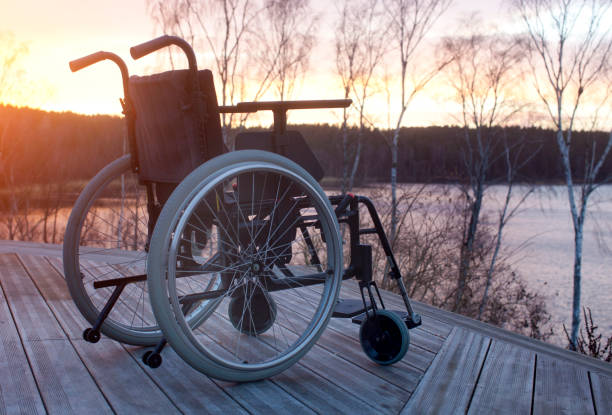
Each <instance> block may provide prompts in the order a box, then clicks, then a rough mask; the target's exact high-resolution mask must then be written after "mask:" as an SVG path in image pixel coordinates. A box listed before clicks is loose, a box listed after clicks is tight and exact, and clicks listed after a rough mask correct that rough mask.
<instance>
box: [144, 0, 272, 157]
mask: <svg viewBox="0 0 612 415" xmlns="http://www.w3.org/2000/svg"><path fill="white" fill-rule="evenodd" d="M261 11H262V8H261V6H260V5H259V3H258V2H257V1H255V0H173V1H170V2H168V1H165V0H164V1H162V0H155V1H151V0H150V1H149V12H150V14H151V16H152V17H153V18H154V19H155V20H156V22H157V23H158V25H159V26H160V28H161V29H162V30H163V31H164V33H174V34H176V35H179V36H181V37H182V38H184V39H186V40H187V41H188V42H189V43H191V44H192V45H195V44H198V43H203V47H204V51H205V52H207V53H212V55H213V58H214V64H215V69H216V74H215V75H216V76H217V78H218V79H219V81H220V82H219V83H220V86H221V88H220V98H221V100H220V101H221V105H233V104H235V103H236V101H237V100H238V99H241V98H243V97H242V96H241V94H242V93H243V91H244V88H245V87H244V85H243V78H242V77H241V76H240V75H241V74H242V73H243V72H244V71H245V70H246V68H247V67H248V65H246V63H245V61H244V58H243V55H247V56H248V55H249V54H248V53H246V48H245V44H246V42H245V41H246V40H247V39H246V38H247V37H248V36H249V34H250V33H251V30H252V29H253V27H254V25H255V24H254V22H255V20H256V18H257V16H258V14H259V13H261ZM170 58H171V60H172V55H170ZM259 93H261V91H260V92H259ZM256 95H257V94H256ZM255 98H257V97H255ZM236 116H237V114H221V125H222V127H223V140H224V142H225V143H226V145H228V146H230V147H231V140H230V137H229V131H230V129H231V128H232V127H233V126H234V124H235V123H236V121H237V123H238V124H239V125H242V124H243V123H244V121H245V120H246V118H245V117H242V118H238V120H236V119H235V117H236Z"/></svg>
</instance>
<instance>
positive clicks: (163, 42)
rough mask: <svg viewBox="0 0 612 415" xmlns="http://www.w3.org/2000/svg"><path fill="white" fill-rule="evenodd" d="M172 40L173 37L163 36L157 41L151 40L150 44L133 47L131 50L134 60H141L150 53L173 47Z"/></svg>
mask: <svg viewBox="0 0 612 415" xmlns="http://www.w3.org/2000/svg"><path fill="white" fill-rule="evenodd" d="M172 38H173V36H168V35H163V36H160V37H158V38H156V39H153V40H149V41H148V42H145V43H141V44H140V45H137V46H133V47H131V48H130V55H132V58H134V59H140V58H142V57H143V56H145V55H148V54H149V53H152V52H155V51H156V50H159V49H161V48H163V47H166V46H169V45H171V44H172V43H173V39H172Z"/></svg>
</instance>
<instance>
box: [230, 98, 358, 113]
mask: <svg viewBox="0 0 612 415" xmlns="http://www.w3.org/2000/svg"><path fill="white" fill-rule="evenodd" d="M352 102H353V101H352V100H350V99H315V100H307V101H258V102H239V103H238V104H237V105H236V108H237V112H256V111H260V110H269V111H287V110H298V109H300V110H301V109H317V108H346V107H348V106H349V105H351V103H352Z"/></svg>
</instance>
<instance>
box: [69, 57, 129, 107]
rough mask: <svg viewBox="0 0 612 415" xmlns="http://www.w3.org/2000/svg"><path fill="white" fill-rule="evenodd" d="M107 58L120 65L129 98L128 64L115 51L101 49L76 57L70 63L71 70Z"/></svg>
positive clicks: (126, 96) (77, 69) (124, 92)
mask: <svg viewBox="0 0 612 415" xmlns="http://www.w3.org/2000/svg"><path fill="white" fill-rule="evenodd" d="M105 59H108V60H111V61H113V62H115V64H117V66H118V67H119V70H120V71H121V79H122V80H123V96H124V97H125V99H126V100H127V99H128V97H129V94H128V78H129V77H130V76H129V73H128V69H127V65H126V64H125V62H124V61H123V59H121V58H120V57H119V56H118V55H115V54H114V53H111V52H103V51H100V52H96V53H92V54H91V55H87V56H83V57H82V58H79V59H75V60H73V61H71V62H70V63H69V64H68V65H70V70H71V71H72V72H76V71H80V70H81V69H83V68H86V67H88V66H90V65H93V64H94V63H98V62H100V61H103V60H105ZM124 110H125V108H124Z"/></svg>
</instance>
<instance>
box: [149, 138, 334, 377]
mask: <svg viewBox="0 0 612 415" xmlns="http://www.w3.org/2000/svg"><path fill="white" fill-rule="evenodd" d="M342 264H343V262H342V248H341V241H340V235H339V231H338V223H337V220H336V216H335V213H334V211H333V209H332V207H331V205H330V203H329V200H328V198H327V196H326V195H325V193H324V192H323V190H322V189H321V187H320V186H319V184H318V183H317V182H316V181H315V180H314V179H313V178H312V177H311V176H310V175H309V174H308V173H307V172H306V171H305V170H304V169H302V168H301V167H300V166H298V165H297V164H295V163H294V162H292V161H290V160H288V159H286V158H284V157H282V156H279V155H277V154H273V153H268V152H262V151H255V150H246V151H237V152H233V153H229V154H225V155H222V156H219V157H216V158H215V159H213V160H210V161H208V162H207V163H205V164H204V165H202V166H200V167H199V168H198V169H196V170H195V171H194V172H192V173H191V174H190V175H189V176H188V177H187V178H186V179H185V180H184V181H183V182H182V183H181V184H180V185H179V186H178V187H177V189H176V190H175V191H174V193H173V194H172V196H171V197H170V199H169V200H168V202H167V203H166V205H165V207H164V209H163V211H162V213H161V215H160V217H159V220H158V222H157V225H156V227H155V231H154V233H153V237H152V241H151V251H150V255H149V257H148V269H149V280H148V284H149V293H150V296H151V304H152V307H153V310H154V312H155V316H156V317H157V321H158V322H159V325H160V327H161V328H162V329H163V332H164V334H165V336H166V338H167V339H168V341H169V343H170V344H171V345H172V347H173V348H174V349H175V350H176V352H177V353H178V354H179V355H180V356H181V357H182V358H183V359H185V360H186V361H187V362H188V363H189V364H191V365H192V366H193V367H194V368H196V369H198V370H200V371H202V372H204V373H206V374H207V375H209V376H212V377H215V378H218V379H223V380H228V381H252V380H257V379H262V378H266V377H269V376H273V375H275V374H277V373H279V372H281V371H282V370H285V369H286V368H288V367H289V366H291V365H292V364H294V363H295V362H297V361H298V360H299V359H300V358H301V357H302V356H303V355H304V354H305V353H306V352H307V351H308V350H309V349H310V348H311V347H312V346H313V345H314V343H315V342H316V340H317V339H318V338H319V336H320V335H321V333H322V332H323V330H324V328H325V327H326V325H327V323H328V321H329V318H330V317H331V314H332V311H333V308H334V305H335V302H336V298H337V296H338V291H339V288H340V283H341V280H342V272H343V266H342ZM186 311H188V312H191V313H196V314H197V315H198V316H199V317H200V318H199V320H198V323H201V324H200V325H199V326H198V327H197V328H194V327H195V325H193V324H190V323H189V322H188V319H186V318H185V317H184V313H185V312H186Z"/></svg>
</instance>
